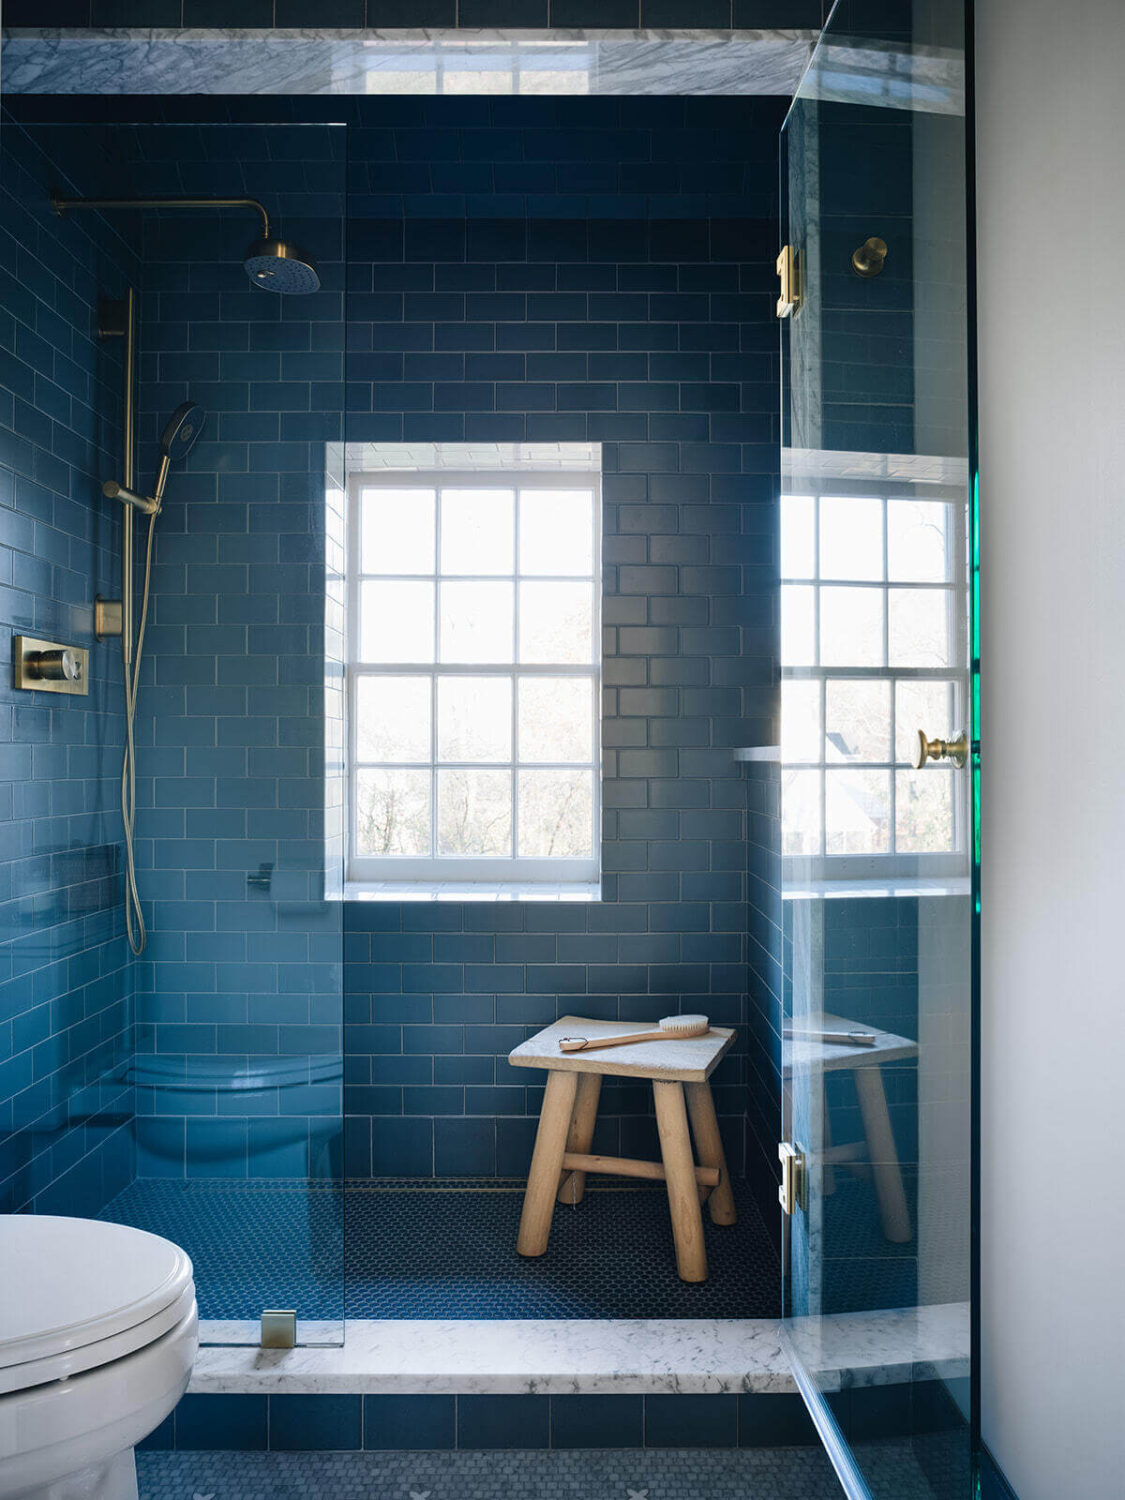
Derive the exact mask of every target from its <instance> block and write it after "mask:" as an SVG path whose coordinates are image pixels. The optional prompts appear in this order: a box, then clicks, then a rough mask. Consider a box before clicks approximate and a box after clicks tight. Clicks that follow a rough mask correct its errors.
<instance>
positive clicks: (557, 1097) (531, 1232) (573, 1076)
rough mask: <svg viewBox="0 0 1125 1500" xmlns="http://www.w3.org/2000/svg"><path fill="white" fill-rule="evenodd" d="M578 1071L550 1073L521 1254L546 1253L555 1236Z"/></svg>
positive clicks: (524, 1217) (523, 1217)
mask: <svg viewBox="0 0 1125 1500" xmlns="http://www.w3.org/2000/svg"><path fill="white" fill-rule="evenodd" d="M577 1085H578V1074H577V1073H563V1072H560V1071H559V1070H557V1069H554V1070H552V1071H551V1072H549V1073H548V1074H547V1092H546V1093H545V1094H544V1095H543V1110H542V1113H541V1114H540V1116H539V1129H538V1130H537V1131H536V1133H535V1150H534V1151H533V1152H532V1155H531V1171H530V1173H529V1174H528V1179H527V1193H526V1195H525V1196H524V1200H523V1214H522V1215H521V1217H520V1232H519V1238H518V1239H517V1240H516V1249H517V1250H518V1251H519V1253H520V1254H521V1255H544V1254H546V1251H547V1241H548V1240H549V1239H550V1236H551V1215H552V1213H553V1212H554V1208H555V1191H556V1189H557V1188H558V1185H559V1173H560V1172H561V1171H562V1159H563V1152H564V1151H565V1150H566V1133H567V1131H568V1130H569V1129H570V1117H571V1114H572V1113H573V1110H574V1096H575V1093H576V1092H577Z"/></svg>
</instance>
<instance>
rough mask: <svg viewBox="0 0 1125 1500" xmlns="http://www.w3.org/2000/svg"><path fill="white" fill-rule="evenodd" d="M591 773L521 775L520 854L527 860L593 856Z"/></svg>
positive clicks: (527, 773) (535, 772)
mask: <svg viewBox="0 0 1125 1500" xmlns="http://www.w3.org/2000/svg"><path fill="white" fill-rule="evenodd" d="M592 811H593V794H592V782H591V772H589V771H579V770H574V771H567V770H550V771H547V770H543V771H521V772H520V773H519V827H520V832H519V846H520V847H519V852H520V854H521V855H523V856H524V857H525V858H548V857H550V856H552V855H553V856H556V857H559V856H568V857H570V858H574V859H582V858H587V857H588V856H589V855H590V854H592V853H593V818H592Z"/></svg>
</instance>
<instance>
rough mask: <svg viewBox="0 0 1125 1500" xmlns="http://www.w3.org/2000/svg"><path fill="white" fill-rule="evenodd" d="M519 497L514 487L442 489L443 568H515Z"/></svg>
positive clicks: (499, 570)
mask: <svg viewBox="0 0 1125 1500" xmlns="http://www.w3.org/2000/svg"><path fill="white" fill-rule="evenodd" d="M514 507H515V496H514V495H513V493H512V491H511V490H442V492H441V571H442V572H443V573H477V574H487V573H512V572H514V571H515V567H514V562H513V553H514V548H515V509H514Z"/></svg>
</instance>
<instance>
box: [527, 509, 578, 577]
mask: <svg viewBox="0 0 1125 1500" xmlns="http://www.w3.org/2000/svg"><path fill="white" fill-rule="evenodd" d="M593 571H594V497H593V495H592V494H591V493H590V491H589V490H521V491H520V572H521V573H569V574H585V575H587V576H590V575H592V574H593Z"/></svg>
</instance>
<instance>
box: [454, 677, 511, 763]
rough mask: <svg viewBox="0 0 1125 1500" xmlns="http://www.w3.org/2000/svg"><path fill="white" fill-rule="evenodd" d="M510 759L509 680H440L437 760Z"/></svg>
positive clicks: (464, 678)
mask: <svg viewBox="0 0 1125 1500" xmlns="http://www.w3.org/2000/svg"><path fill="white" fill-rule="evenodd" d="M511 758H512V680H511V678H510V677H439V678H438V759H439V760H511Z"/></svg>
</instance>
